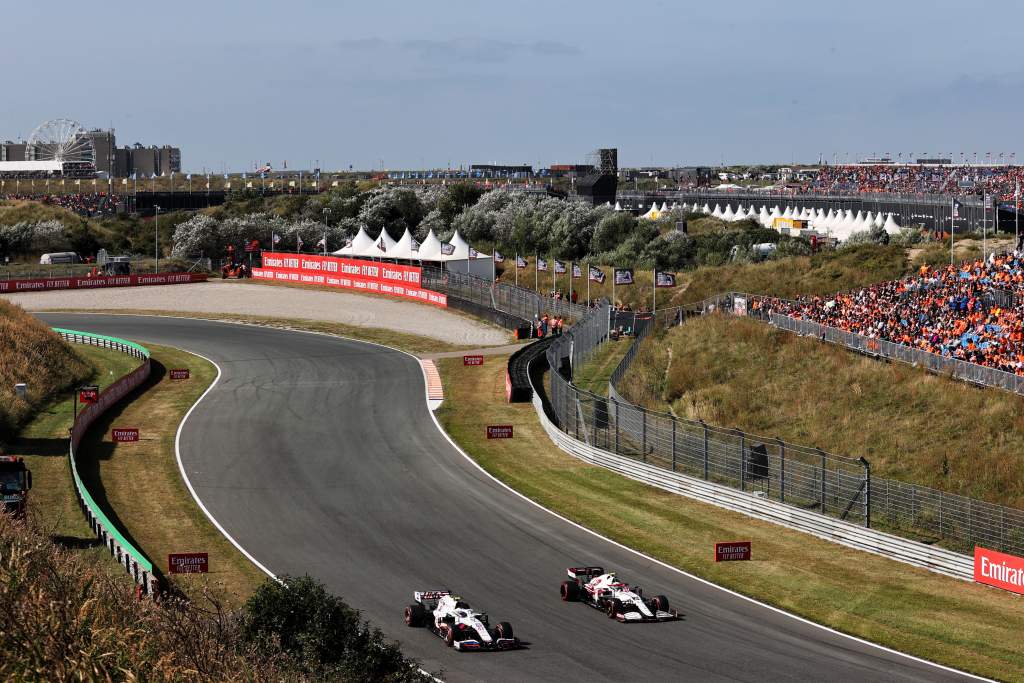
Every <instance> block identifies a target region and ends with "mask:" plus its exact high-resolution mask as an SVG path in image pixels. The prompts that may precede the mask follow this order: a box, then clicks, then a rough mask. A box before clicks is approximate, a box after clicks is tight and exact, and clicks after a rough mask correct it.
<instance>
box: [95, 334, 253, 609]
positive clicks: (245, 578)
mask: <svg viewBox="0 0 1024 683" xmlns="http://www.w3.org/2000/svg"><path fill="white" fill-rule="evenodd" d="M148 348H149V349H150V352H151V354H152V356H151V358H152V374H151V376H150V379H149V381H148V382H146V383H145V384H143V385H142V387H140V388H139V389H138V390H137V391H135V392H133V393H132V394H131V395H129V396H128V397H127V398H126V399H125V400H124V401H122V402H121V403H119V404H117V405H116V406H114V407H113V408H111V409H109V410H108V411H107V413H105V414H104V415H103V417H101V418H100V419H99V420H97V421H96V422H95V423H94V425H93V427H92V428H91V429H90V430H89V433H88V435H87V436H86V437H85V439H83V441H82V445H81V447H80V449H79V454H78V468H79V473H80V474H81V476H82V480H83V481H84V482H85V485H86V487H87V488H88V489H89V491H90V492H91V493H92V495H93V498H94V499H95V500H96V503H97V504H98V505H99V506H100V507H101V508H103V510H104V512H106V513H107V516H108V517H109V518H110V520H111V521H112V522H113V523H114V524H116V525H117V526H118V528H119V529H121V530H122V533H123V534H124V536H125V538H126V539H128V541H129V542H130V543H132V544H133V545H135V546H136V547H137V548H139V549H140V550H141V551H142V552H143V553H144V554H145V555H146V557H148V558H149V559H150V560H151V561H152V562H153V565H154V569H155V570H156V571H157V572H158V575H164V573H165V572H166V571H167V555H168V554H169V553H172V552H197V551H200V552H208V553H209V554H210V573H209V574H208V575H206V576H203V575H201V574H194V575H177V576H176V577H175V579H174V584H175V586H176V587H177V588H179V589H181V590H182V591H184V592H185V593H186V594H187V595H190V596H194V595H197V594H199V593H201V591H202V588H203V586H204V585H206V584H207V583H208V582H211V583H214V584H217V585H218V586H220V587H221V588H222V589H223V592H224V593H225V595H226V596H227V599H228V600H229V602H231V603H232V604H240V603H241V602H242V601H243V600H245V599H246V598H248V597H249V595H251V594H252V592H253V591H254V590H255V589H256V587H257V586H258V585H259V584H260V583H261V582H262V581H263V580H264V579H265V578H266V577H265V575H264V574H263V573H262V572H261V571H260V570H259V569H258V568H257V567H256V566H255V565H253V564H252V563H251V562H249V560H248V559H246V558H245V557H244V556H243V555H242V554H241V553H240V552H239V551H238V550H237V549H236V548H235V547H234V546H233V545H232V544H231V543H230V542H229V541H228V540H227V539H226V538H225V537H224V536H223V535H222V534H221V533H220V532H219V531H218V530H217V529H216V528H215V527H214V526H213V524H212V523H211V522H210V521H209V520H208V519H207V517H206V515H205V514H203V512H202V510H200V509H199V506H198V505H196V503H195V502H194V501H193V499H192V496H191V494H190V493H189V491H188V489H187V488H186V486H185V482H184V481H183V480H182V477H181V473H180V471H179V469H178V463H177V460H176V457H175V450H174V437H175V434H176V432H177V429H178V425H179V424H180V423H181V420H182V419H183V418H184V416H185V413H186V412H187V411H188V409H189V408H190V407H191V406H192V404H193V403H195V402H196V400H197V399H198V398H199V397H200V396H201V395H202V393H203V392H204V391H205V390H206V388H207V387H208V386H209V385H210V384H211V383H212V382H213V380H214V378H215V377H216V375H217V370H216V368H215V367H214V366H213V364H212V363H210V362H208V361H206V360H204V359H202V358H199V357H198V356H194V355H192V354H190V353H186V352H184V351H179V350H177V349H172V348H168V347H163V346H155V345H150V346H149V347H148ZM171 368H188V369H189V370H190V375H191V376H190V378H189V379H188V380H171V379H170V377H169V374H168V370H169V369H171ZM113 427H138V428H139V433H140V440H139V442H137V443H119V444H115V443H113V441H112V439H111V429H112V428H113ZM165 578H166V576H165Z"/></svg>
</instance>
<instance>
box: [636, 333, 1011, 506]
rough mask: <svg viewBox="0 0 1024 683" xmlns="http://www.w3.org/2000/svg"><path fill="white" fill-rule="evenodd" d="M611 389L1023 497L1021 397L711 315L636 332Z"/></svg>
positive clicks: (979, 493) (881, 468) (936, 478)
mask: <svg viewBox="0 0 1024 683" xmlns="http://www.w3.org/2000/svg"><path fill="white" fill-rule="evenodd" d="M668 349H671V352H672V358H673V361H672V364H671V367H670V368H669V369H668V372H667V374H666V372H665V369H666V366H667V363H668ZM622 389H623V390H624V391H625V395H626V396H627V397H629V398H630V399H631V400H636V401H637V402H640V403H643V404H645V405H647V406H648V407H651V408H654V409H658V410H666V409H667V407H668V406H670V405H671V406H672V408H673V409H674V410H675V412H676V413H677V414H678V415H680V416H682V417H687V418H690V419H698V418H699V419H703V420H705V421H707V422H709V423H711V424H716V425H721V426H729V427H739V428H741V429H744V430H747V431H750V432H753V433H756V434H761V435H765V436H768V437H774V436H778V437H780V438H783V439H786V440H788V441H792V442H794V443H799V444H805V445H811V446H818V447H820V448H823V449H825V450H827V451H831V452H833V453H840V454H844V455H850V456H853V457H859V456H864V457H866V458H867V459H868V460H869V461H870V462H871V467H872V471H873V472H874V473H875V474H876V475H878V476H880V477H887V478H894V479H901V480H904V481H912V482H915V483H919V484H924V485H927V486H932V487H935V488H939V489H943V490H946V491H952V492H954V493H958V494H962V495H967V496H972V497H975V498H982V499H984V500H988V501H991V502H995V503H1000V504H1004V505H1012V506H1015V507H1024V458H1022V457H1021V456H1020V454H1021V452H1022V451H1024V399H1021V398H1019V397H1017V396H1014V395H1012V394H1008V393H1005V392H1001V391H995V390H984V389H978V388H974V387H971V386H969V385H966V384H964V383H962V382H957V381H954V380H950V379H946V378H943V377H937V376H934V375H930V374H928V373H926V372H924V371H923V370H918V369H915V368H912V367H910V366H906V365H902V364H895V363H894V364H888V363H884V362H880V361H877V360H873V359H870V358H866V357H862V356H858V355H855V354H853V353H850V352H848V351H845V350H843V349H840V348H838V347H835V346H831V345H828V344H822V343H820V342H818V341H816V340H814V339H805V338H800V337H798V336H796V335H793V334H789V333H787V332H783V331H780V330H777V329H775V328H772V327H769V326H767V325H764V324H762V323H758V322H755V321H751V320H737V319H733V318H726V317H720V316H709V317H706V318H700V319H694V320H691V321H690V322H687V323H686V324H685V325H683V326H681V327H678V328H674V329H672V330H670V331H669V332H667V333H665V334H663V335H660V336H659V337H656V338H652V339H650V340H648V341H646V342H645V343H644V345H643V348H642V349H641V351H640V353H639V355H638V357H637V360H636V362H635V363H634V365H633V367H632V368H631V370H630V373H629V374H628V378H627V381H625V382H624V383H623V387H622Z"/></svg>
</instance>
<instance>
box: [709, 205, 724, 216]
mask: <svg viewBox="0 0 1024 683" xmlns="http://www.w3.org/2000/svg"><path fill="white" fill-rule="evenodd" d="M711 215H712V216H714V217H715V218H721V217H722V207H720V206H719V205H718V204H715V210H714V211H712V212H711Z"/></svg>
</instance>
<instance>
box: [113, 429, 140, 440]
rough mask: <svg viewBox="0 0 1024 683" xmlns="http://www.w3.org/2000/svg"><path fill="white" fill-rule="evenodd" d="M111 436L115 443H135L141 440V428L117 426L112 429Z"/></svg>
mask: <svg viewBox="0 0 1024 683" xmlns="http://www.w3.org/2000/svg"><path fill="white" fill-rule="evenodd" d="M110 437H111V439H113V440H114V443H134V442H135V441H138V440H139V430H138V428H136V427H115V428H114V429H111V430H110Z"/></svg>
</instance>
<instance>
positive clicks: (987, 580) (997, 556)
mask: <svg viewBox="0 0 1024 683" xmlns="http://www.w3.org/2000/svg"><path fill="white" fill-rule="evenodd" d="M974 580H975V581H977V582H978V583H983V584H985V585H987V586H995V587H996V588H1002V589H1003V590H1006V591H1011V592H1013V593H1021V594H1024V557H1017V556H1016V555H1007V554H1006V553H1000V552H997V551H995V550H989V549H987V548H982V547H981V546H976V547H975V548H974Z"/></svg>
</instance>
